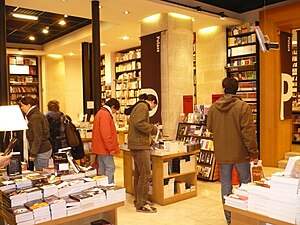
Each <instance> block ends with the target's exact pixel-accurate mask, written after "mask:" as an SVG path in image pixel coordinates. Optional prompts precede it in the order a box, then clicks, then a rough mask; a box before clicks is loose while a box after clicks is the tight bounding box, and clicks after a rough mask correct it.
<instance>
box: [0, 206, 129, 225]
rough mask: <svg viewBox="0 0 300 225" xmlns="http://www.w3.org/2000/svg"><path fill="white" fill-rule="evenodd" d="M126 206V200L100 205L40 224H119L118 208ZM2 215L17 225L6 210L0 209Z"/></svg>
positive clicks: (10, 222) (7, 220)
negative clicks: (101, 220) (99, 221)
mask: <svg viewBox="0 0 300 225" xmlns="http://www.w3.org/2000/svg"><path fill="white" fill-rule="evenodd" d="M121 206H124V202H118V203H115V204H111V205H107V206H103V207H99V208H96V209H91V210H88V211H85V212H82V213H79V214H76V215H73V216H66V217H63V218H60V219H56V220H50V221H47V222H44V223H39V224H40V225H58V224H71V223H72V225H90V224H91V222H93V221H96V220H100V219H105V220H107V221H109V222H110V223H112V224H115V225H117V224H118V220H117V208H118V207H121ZM1 208H2V207H1ZM0 216H1V217H2V218H3V219H4V220H5V221H6V222H7V223H8V224H10V225H16V223H15V222H14V221H13V220H11V217H9V215H7V214H6V212H5V211H4V210H2V209H1V210H0Z"/></svg>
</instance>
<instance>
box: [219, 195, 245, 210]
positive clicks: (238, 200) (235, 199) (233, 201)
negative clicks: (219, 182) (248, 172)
mask: <svg viewBox="0 0 300 225" xmlns="http://www.w3.org/2000/svg"><path fill="white" fill-rule="evenodd" d="M224 198H225V205H228V206H232V207H236V208H239V209H243V210H246V209H247V206H248V197H246V196H242V195H237V194H230V195H228V196H224Z"/></svg>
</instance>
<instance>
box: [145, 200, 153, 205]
mask: <svg viewBox="0 0 300 225" xmlns="http://www.w3.org/2000/svg"><path fill="white" fill-rule="evenodd" d="M146 204H148V205H150V206H154V202H151V201H149V200H147V201H146Z"/></svg>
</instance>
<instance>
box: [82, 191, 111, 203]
mask: <svg viewBox="0 0 300 225" xmlns="http://www.w3.org/2000/svg"><path fill="white" fill-rule="evenodd" d="M83 192H84V193H87V194H89V195H92V196H93V201H94V206H96V207H99V206H102V205H106V195H105V193H104V191H103V190H102V189H101V188H99V187H94V188H91V189H87V190H84V191H83Z"/></svg>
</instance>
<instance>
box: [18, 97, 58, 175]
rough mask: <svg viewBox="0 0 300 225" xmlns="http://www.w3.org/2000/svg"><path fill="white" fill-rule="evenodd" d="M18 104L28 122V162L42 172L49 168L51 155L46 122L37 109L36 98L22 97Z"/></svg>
mask: <svg viewBox="0 0 300 225" xmlns="http://www.w3.org/2000/svg"><path fill="white" fill-rule="evenodd" d="M18 103H19V105H20V107H21V110H22V111H23V113H24V114H25V116H26V118H27V120H28V130H26V138H27V140H28V143H29V148H30V149H29V160H30V161H33V163H34V167H35V170H43V168H47V167H48V166H49V159H50V157H51V154H52V146H51V143H50V132H49V124H48V121H47V119H46V117H45V115H43V114H42V113H41V112H40V110H39V108H38V107H37V99H36V98H33V97H31V96H24V97H22V98H21V99H20V100H19V101H18Z"/></svg>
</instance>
